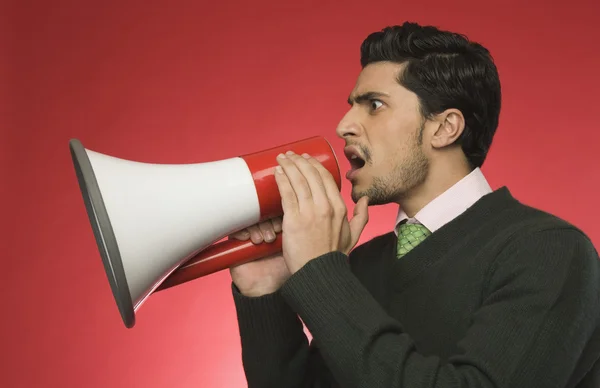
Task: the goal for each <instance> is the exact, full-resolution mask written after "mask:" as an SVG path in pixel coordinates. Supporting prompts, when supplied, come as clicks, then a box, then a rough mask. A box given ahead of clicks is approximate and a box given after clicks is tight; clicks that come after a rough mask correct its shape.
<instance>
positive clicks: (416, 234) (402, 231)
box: [396, 222, 431, 259]
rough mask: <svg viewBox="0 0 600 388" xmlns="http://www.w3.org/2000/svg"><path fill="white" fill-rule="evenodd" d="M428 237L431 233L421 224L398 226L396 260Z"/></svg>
mask: <svg viewBox="0 0 600 388" xmlns="http://www.w3.org/2000/svg"><path fill="white" fill-rule="evenodd" d="M430 235H431V232H430V231H429V230H428V229H427V228H426V227H424V226H423V225H421V224H409V223H407V222H404V223H402V224H400V225H398V247H397V254H396V256H397V258H398V259H399V258H401V257H402V256H404V255H406V254H407V253H408V252H409V251H410V250H411V249H413V248H414V247H416V246H417V245H419V244H420V243H421V242H422V241H423V240H425V239H426V238H427V237H429V236H430Z"/></svg>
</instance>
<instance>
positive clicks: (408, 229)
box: [231, 23, 600, 388]
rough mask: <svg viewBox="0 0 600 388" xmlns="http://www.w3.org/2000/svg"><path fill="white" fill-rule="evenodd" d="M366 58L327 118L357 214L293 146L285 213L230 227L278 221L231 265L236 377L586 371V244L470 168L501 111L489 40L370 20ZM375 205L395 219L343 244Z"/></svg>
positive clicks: (551, 382)
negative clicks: (343, 104) (270, 249)
mask: <svg viewBox="0 0 600 388" xmlns="http://www.w3.org/2000/svg"><path fill="white" fill-rule="evenodd" d="M361 63H362V66H363V69H362V71H361V73H360V75H359V77H358V79H357V82H356V85H355V87H354V90H353V91H352V93H351V95H350V98H349V103H350V109H349V111H348V113H347V114H346V115H345V117H344V118H343V119H342V120H341V122H340V124H339V127H338V128H337V134H338V135H339V136H340V137H341V138H342V139H344V141H345V142H346V148H345V153H346V156H347V157H348V158H349V160H350V162H351V165H352V170H351V171H350V172H349V173H348V175H347V178H348V179H349V180H350V181H351V183H352V198H353V200H354V202H355V203H356V207H355V211H354V215H353V217H352V219H351V220H350V221H348V219H347V216H346V206H345V204H344V201H343V199H342V197H341V196H340V193H339V192H338V191H337V187H336V186H335V183H334V181H333V179H332V177H331V175H330V174H329V173H328V172H327V171H326V170H325V169H324V168H323V167H322V166H321V165H320V164H319V163H318V162H316V161H315V160H314V159H312V158H310V156H309V155H293V154H288V155H281V156H280V157H279V158H278V163H279V167H278V172H277V173H276V180H277V184H278V187H279V191H280V193H281V196H282V205H283V208H284V217H283V219H282V220H281V219H277V220H272V221H270V222H265V223H261V224H259V225H256V226H254V227H251V228H248V229H247V230H244V231H242V232H240V233H237V234H236V235H234V236H233V238H238V239H248V238H251V239H252V241H253V242H254V243H256V244H259V243H264V242H265V241H266V243H269V242H271V241H273V239H274V238H275V233H278V232H281V231H282V230H283V236H282V238H283V254H282V255H281V256H274V257H269V258H266V259H263V260H259V261H256V262H252V263H247V264H244V265H241V266H238V267H235V268H232V269H231V275H232V280H233V284H232V288H233V297H234V300H235V305H236V309H237V314H238V318H239V329H240V335H241V344H242V357H243V365H244V369H245V373H246V377H247V380H248V386H249V387H250V388H258V387H260V388H263V387H279V388H288V387H290V388H291V387H313V388H316V387H347V388H350V387H356V388H358V387H362V388H367V387H368V388H378V387H386V388H392V387H394V388H401V387H402V388H404V387H406V388H409V387H410V388H416V387H420V388H433V387H436V388H441V387H444V388H446V387H494V388H508V387H511V388H535V387H540V388H541V387H543V388H552V387H556V388H559V387H560V388H562V387H579V388H583V387H585V388H592V387H595V388H597V387H599V386H600V376H599V372H598V371H599V369H600V361H599V359H600V333H599V322H600V264H599V263H600V261H599V260H598V254H597V252H596V250H595V249H594V247H593V246H592V244H591V242H590V241H589V239H588V238H587V237H586V236H585V235H584V234H583V233H582V232H581V231H579V230H578V229H577V228H575V227H573V226H572V225H569V224H568V223H566V222H564V221H562V220H560V219H558V218H556V217H554V216H552V215H550V214H546V213H544V212H542V211H539V210H536V209H533V208H530V207H528V206H525V205H523V204H521V203H519V202H518V201H517V200H516V199H514V198H513V197H512V196H511V193H510V192H509V190H508V189H507V188H505V187H503V188H501V189H498V190H496V191H492V190H491V189H490V186H489V185H488V184H487V182H486V180H485V178H484V176H483V174H482V172H481V170H480V167H481V166H482V164H483V162H484V160H485V158H486V155H487V152H488V149H489V148H490V145H491V143H492V138H493V136H494V133H495V131H496V127H497V125H498V117H499V112H500V95H501V93H500V82H499V79H498V74H497V71H496V67H495V65H494V63H493V61H492V58H491V56H490V54H489V53H488V51H487V50H486V49H485V48H484V47H482V46H481V45H479V44H477V43H472V42H469V41H468V40H467V39H466V38H464V37H463V36H461V35H458V34H454V33H450V32H444V31H440V30H438V29H436V28H433V27H422V26H419V25H417V24H411V23H406V24H404V25H402V26H395V27H390V28H386V29H384V30H383V31H380V32H376V33H373V34H371V35H370V36H369V37H368V38H367V39H366V40H365V41H364V43H363V45H362V47H361ZM386 203H398V204H399V207H400V212H399V214H398V219H397V222H396V225H394V229H393V231H390V232H389V233H386V234H384V235H381V236H378V237H376V238H374V239H372V240H371V241H369V242H367V243H365V244H362V245H360V246H358V247H356V249H354V247H355V245H356V244H357V241H358V239H359V236H360V234H361V233H362V230H363V228H364V227H365V225H366V223H367V220H368V213H367V206H368V205H371V206H373V205H379V204H386ZM301 320H302V321H303V322H304V323H305V324H306V326H307V328H308V330H309V331H310V332H311V335H312V337H313V341H312V342H311V343H310V345H309V343H308V341H307V338H306V336H305V335H304V332H303V326H302V321H301Z"/></svg>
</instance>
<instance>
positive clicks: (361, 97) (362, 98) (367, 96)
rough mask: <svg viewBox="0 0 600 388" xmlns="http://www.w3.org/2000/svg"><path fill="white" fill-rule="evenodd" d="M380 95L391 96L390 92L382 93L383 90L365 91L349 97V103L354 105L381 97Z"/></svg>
mask: <svg viewBox="0 0 600 388" xmlns="http://www.w3.org/2000/svg"><path fill="white" fill-rule="evenodd" d="M380 97H389V95H388V94H386V93H381V92H365V93H362V94H359V95H358V96H355V97H352V96H350V97H348V104H350V105H354V104H355V103H356V104H361V103H363V102H365V101H369V100H372V99H374V98H380Z"/></svg>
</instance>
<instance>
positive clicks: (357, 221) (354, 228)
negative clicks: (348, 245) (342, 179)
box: [349, 196, 369, 241]
mask: <svg viewBox="0 0 600 388" xmlns="http://www.w3.org/2000/svg"><path fill="white" fill-rule="evenodd" d="M368 221H369V198H368V197H366V196H365V197H362V198H361V199H359V200H358V202H357V203H356V206H355V207H354V214H353V216H352V219H351V220H350V222H349V223H350V234H351V236H352V240H353V241H358V238H359V237H360V235H361V233H362V231H363V229H364V228H365V226H366V225H367V222H368Z"/></svg>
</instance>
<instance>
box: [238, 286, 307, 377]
mask: <svg viewBox="0 0 600 388" xmlns="http://www.w3.org/2000/svg"><path fill="white" fill-rule="evenodd" d="M231 287H232V293H233V300H234V303H235V308H236V313H237V318H238V327H239V332H240V340H241V348H242V365H243V368H244V372H245V374H246V380H247V382H248V388H267V387H296V386H297V385H296V384H298V382H299V381H301V380H302V379H303V376H304V375H305V369H306V362H307V358H308V352H309V349H308V339H307V337H306V335H305V334H304V327H303V325H302V322H301V321H300V319H299V318H298V316H297V314H296V313H295V312H293V311H292V310H291V309H290V307H289V306H288V305H287V304H286V302H285V300H284V299H283V297H282V296H281V295H280V293H279V292H275V293H273V294H267V295H263V296H260V297H247V296H244V295H243V294H241V293H240V291H239V290H238V288H237V287H236V286H235V284H233V283H232V285H231Z"/></svg>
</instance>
